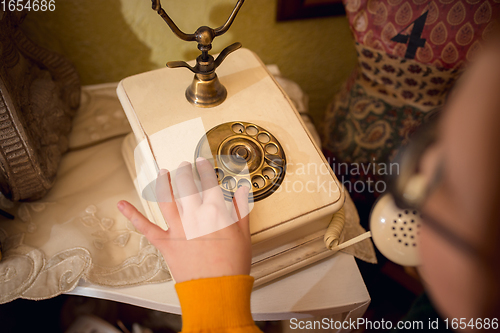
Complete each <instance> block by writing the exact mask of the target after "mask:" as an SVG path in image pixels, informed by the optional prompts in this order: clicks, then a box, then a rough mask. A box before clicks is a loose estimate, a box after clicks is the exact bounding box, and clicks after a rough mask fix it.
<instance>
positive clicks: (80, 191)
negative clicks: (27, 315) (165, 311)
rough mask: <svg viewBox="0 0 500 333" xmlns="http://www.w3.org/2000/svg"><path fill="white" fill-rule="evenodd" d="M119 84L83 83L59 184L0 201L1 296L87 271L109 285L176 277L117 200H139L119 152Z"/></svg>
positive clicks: (57, 286)
mask: <svg viewBox="0 0 500 333" xmlns="http://www.w3.org/2000/svg"><path fill="white" fill-rule="evenodd" d="M115 90H116V84H106V85H98V86H91V87H84V89H83V95H82V106H81V108H80V111H79V113H78V114H77V116H76V118H75V119H74V126H73V131H72V133H71V136H70V140H69V141H70V151H69V152H68V153H67V154H66V155H65V156H64V158H63V160H62V163H61V165H60V169H59V172H58V175H57V180H56V182H55V185H54V188H53V189H52V190H51V191H50V192H49V193H48V195H47V196H46V197H44V198H43V199H42V200H40V201H37V202H33V203H16V204H14V203H12V202H10V201H8V200H7V199H5V198H4V197H0V207H1V208H2V209H4V210H6V211H8V212H10V213H12V214H13V215H15V217H16V219H15V220H14V221H11V220H6V219H3V218H2V219H1V220H0V240H1V242H2V244H3V259H2V261H0V303H5V302H9V301H12V300H14V299H16V298H19V297H21V298H26V299H37V300H38V299H45V298H50V297H54V296H57V295H59V294H61V293H64V292H68V291H70V290H72V289H73V288H75V286H76V285H77V283H78V281H79V280H80V279H81V278H83V279H85V280H87V281H89V282H91V283H94V284H98V285H105V286H131V285H138V284H145V283H152V282H162V281H168V280H170V279H171V277H170V273H169V271H168V269H167V267H166V265H165V263H164V260H163V258H162V257H161V255H160V254H159V253H158V252H157V250H156V249H155V248H154V247H153V246H152V245H151V244H149V242H148V241H147V240H146V238H145V237H144V236H142V235H141V234H139V233H138V232H137V231H136V230H135V229H134V227H133V226H132V225H131V224H130V222H128V221H127V220H126V219H125V218H124V217H123V216H122V215H121V214H120V213H119V211H118V209H117V208H116V203H117V202H118V201H119V200H121V199H125V200H128V201H129V202H131V203H133V204H135V205H136V206H137V207H140V206H141V205H140V201H139V198H138V196H137V194H136V191H135V188H134V185H133V183H132V180H131V179H130V176H129V174H128V171H127V168H126V166H125V162H124V160H123V158H122V155H121V144H122V141H123V138H124V135H125V134H127V133H129V132H130V131H131V129H130V126H129V125H128V121H127V119H126V117H125V115H124V113H123V111H122V108H121V105H120V103H119V102H118V99H117V97H116V92H115Z"/></svg>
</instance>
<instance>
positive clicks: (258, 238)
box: [117, 0, 344, 285]
mask: <svg viewBox="0 0 500 333" xmlns="http://www.w3.org/2000/svg"><path fill="white" fill-rule="evenodd" d="M243 2H244V1H243V0H239V1H237V3H236V6H235V7H234V9H233V11H232V13H231V14H230V16H229V18H228V19H227V21H226V22H225V23H224V24H223V25H222V26H221V27H219V28H216V29H212V28H209V27H206V26H202V27H200V28H198V29H197V30H196V32H195V33H193V34H186V33H184V32H182V31H181V30H180V29H179V28H178V27H177V26H176V25H175V23H174V22H173V21H172V20H171V18H170V17H169V16H168V15H167V13H166V12H165V10H163V8H162V7H161V4H160V1H158V0H156V1H155V0H153V1H152V8H153V9H154V10H155V11H156V12H157V13H158V14H159V15H160V16H161V17H162V18H163V19H164V21H165V22H166V23H167V24H168V26H169V27H170V29H171V30H172V31H173V32H174V33H175V34H176V35H177V36H178V37H179V38H181V39H183V40H186V41H196V42H197V43H198V49H199V50H200V51H201V55H200V56H198V57H197V59H196V61H195V62H190V63H186V62H184V61H174V62H169V63H167V68H164V69H160V70H155V71H151V72H146V73H142V74H138V75H135V76H132V77H128V78H126V79H124V80H122V81H121V82H120V84H119V86H118V89H117V93H118V97H119V98H120V101H121V103H122V106H123V108H124V110H125V113H126V115H127V117H128V120H129V122H130V124H131V126H132V129H133V132H134V135H131V136H129V137H127V139H126V140H125V142H124V145H123V155H124V157H125V160H126V162H127V166H128V168H129V171H130V174H131V176H132V178H133V179H134V183H135V185H136V189H137V191H138V193H139V194H140V195H141V199H142V203H143V206H144V210H145V212H146V214H147V216H148V218H149V219H150V220H151V221H153V222H155V223H156V224H158V225H159V226H160V227H162V228H166V227H167V226H166V224H165V221H164V219H163V216H162V214H161V212H160V211H159V208H158V204H157V203H156V202H154V200H150V199H148V198H151V197H154V193H153V191H149V194H148V188H149V185H150V184H152V183H154V180H155V179H156V176H157V173H158V170H159V169H162V168H166V169H169V170H174V169H175V168H176V167H177V166H178V164H179V163H180V162H181V161H183V160H187V161H191V162H192V163H193V164H194V161H195V160H196V158H197V157H199V156H202V157H205V158H206V159H207V160H210V161H211V162H212V163H213V167H214V169H215V171H216V174H217V177H218V181H219V186H220V187H221V188H222V190H223V193H224V195H225V196H226V197H227V198H228V199H230V198H232V196H233V194H234V192H235V191H236V190H237V188H238V187H239V186H242V185H246V186H248V187H249V188H250V189H251V192H252V194H253V201H254V202H253V209H252V210H251V212H250V221H251V223H250V231H251V234H252V255H253V260H252V275H253V276H254V277H255V278H256V285H258V284H261V283H264V282H267V281H270V280H272V279H274V278H277V277H279V276H282V275H284V274H286V273H289V272H291V271H294V270H296V269H299V268H301V267H304V266H305V265H307V264H310V263H312V262H315V261H317V260H320V259H322V258H325V257H327V256H329V255H332V254H333V253H334V252H333V251H330V250H328V249H327V248H326V247H325V241H324V237H325V232H326V230H327V228H328V226H329V225H330V222H331V221H332V217H333V216H334V215H335V217H336V219H335V221H339V222H340V224H336V225H335V228H333V229H335V230H334V231H335V233H336V236H334V237H331V233H330V234H329V235H330V236H329V237H327V241H328V244H334V245H336V244H338V242H339V239H338V238H339V235H338V234H340V231H342V226H343V210H342V206H343V203H344V193H343V192H342V191H341V187H340V186H339V182H338V180H337V179H336V177H335V175H334V173H333V171H332V170H331V168H330V167H329V165H328V163H327V162H326V160H325V158H324V157H323V155H322V154H321V151H320V149H319V147H317V146H316V144H315V143H314V141H313V139H312V137H311V135H310V134H309V132H308V130H307V129H306V127H305V125H304V123H303V122H302V120H301V118H300V115H299V114H298V112H297V111H296V110H295V108H294V106H293V105H292V103H291V101H290V100H289V99H288V97H287V96H286V94H285V93H284V91H283V90H282V89H281V87H280V86H279V85H278V84H277V83H276V81H275V80H274V78H273V77H272V76H271V75H270V74H269V72H268V71H267V69H266V67H265V66H264V65H263V64H262V62H261V61H260V59H259V58H258V57H257V56H256V55H255V54H254V53H253V52H251V51H249V50H247V49H243V48H241V44H240V43H234V44H232V45H230V46H228V47H226V48H225V49H224V50H223V51H222V52H221V53H220V54H219V55H218V56H217V57H216V58H214V57H213V56H212V55H210V54H209V53H208V52H209V51H210V49H211V48H212V41H213V39H214V38H215V37H217V36H220V35H222V34H224V33H225V32H226V31H227V30H228V29H229V27H230V26H231V24H232V22H233V21H234V19H235V17H236V14H237V13H238V11H239V10H240V8H241V6H242V5H243ZM230 53H231V56H229V57H228V55H229V54H230ZM223 61H224V62H223ZM178 67H185V68H187V69H189V70H190V71H191V72H193V73H194V77H193V76H192V74H191V73H189V72H188V71H186V70H180V69H178ZM216 70H217V74H216V73H215V71H216ZM339 211H340V212H339ZM337 212H339V214H336V213H337ZM330 229H332V228H330Z"/></svg>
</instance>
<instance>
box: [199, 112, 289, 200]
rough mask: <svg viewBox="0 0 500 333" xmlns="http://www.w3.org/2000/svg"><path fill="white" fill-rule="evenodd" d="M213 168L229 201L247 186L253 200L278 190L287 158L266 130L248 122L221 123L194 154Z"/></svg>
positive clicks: (277, 142) (276, 141)
mask: <svg viewBox="0 0 500 333" xmlns="http://www.w3.org/2000/svg"><path fill="white" fill-rule="evenodd" d="M200 156H201V157H204V158H206V159H207V160H209V161H212V162H213V166H214V169H215V172H216V175H217V178H218V181H219V186H220V187H221V188H222V190H223V192H224V195H225V196H226V198H227V199H232V197H233V196H234V192H236V190H237V189H238V188H239V187H240V186H247V187H249V188H250V190H251V192H252V194H253V200H254V201H259V200H262V199H264V198H266V197H268V196H269V195H271V194H272V193H274V191H276V189H277V188H278V187H279V186H280V185H281V183H282V182H283V179H284V177H285V172H286V157H285V152H284V150H283V147H282V146H281V144H280V143H279V141H278V139H276V137H275V136H274V135H272V134H271V133H270V132H269V131H267V130H266V129H264V128H262V127H260V126H258V125H256V124H253V123H248V122H243V121H237V122H236V121H235V122H228V123H224V124H220V125H218V126H216V127H214V128H212V129H211V130H209V131H208V132H207V133H206V136H204V137H203V138H202V139H201V140H200V142H199V143H198V146H197V148H196V151H195V156H194V157H195V160H196V158H198V157H200Z"/></svg>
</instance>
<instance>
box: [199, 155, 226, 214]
mask: <svg viewBox="0 0 500 333" xmlns="http://www.w3.org/2000/svg"><path fill="white" fill-rule="evenodd" d="M196 168H197V169H198V174H199V175H200V182H201V189H202V191H203V203H204V204H206V203H209V204H213V205H216V206H218V207H225V203H224V195H223V194H222V190H221V188H220V187H219V182H218V181H217V176H216V174H215V170H214V167H213V166H212V164H210V162H209V161H208V160H206V159H205V158H203V157H198V158H197V159H196Z"/></svg>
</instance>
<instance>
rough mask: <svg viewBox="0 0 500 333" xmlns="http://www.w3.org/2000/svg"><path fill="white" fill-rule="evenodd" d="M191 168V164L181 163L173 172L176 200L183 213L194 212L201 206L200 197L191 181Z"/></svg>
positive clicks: (192, 180)
mask: <svg viewBox="0 0 500 333" xmlns="http://www.w3.org/2000/svg"><path fill="white" fill-rule="evenodd" d="M192 168H193V166H192V165H191V163H188V162H182V163H181V164H180V165H179V167H178V168H177V170H176V172H175V184H176V185H177V192H178V196H179V198H178V200H179V201H180V205H181V206H182V210H183V211H184V212H190V211H195V210H196V209H197V208H198V207H200V206H201V203H202V201H201V196H200V192H199V191H198V188H197V187H196V185H195V183H194V179H193V170H192Z"/></svg>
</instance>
